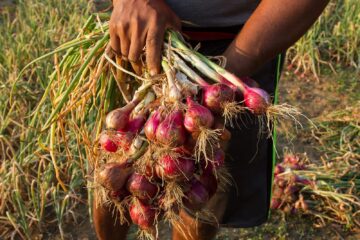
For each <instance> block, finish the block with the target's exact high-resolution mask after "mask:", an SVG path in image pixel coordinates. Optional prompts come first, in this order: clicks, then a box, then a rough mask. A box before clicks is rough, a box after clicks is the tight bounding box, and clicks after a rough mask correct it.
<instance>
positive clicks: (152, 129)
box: [144, 111, 163, 141]
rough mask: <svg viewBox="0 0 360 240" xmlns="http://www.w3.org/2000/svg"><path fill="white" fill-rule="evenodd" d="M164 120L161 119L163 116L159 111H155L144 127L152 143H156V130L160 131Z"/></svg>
mask: <svg viewBox="0 0 360 240" xmlns="http://www.w3.org/2000/svg"><path fill="white" fill-rule="evenodd" d="M162 120H163V119H162V117H161V114H160V112H158V111H155V112H154V113H153V114H152V115H151V116H150V118H149V119H148V120H147V122H146V124H145V127H144V132H145V135H146V137H147V139H149V140H150V141H154V140H155V139H156V130H157V129H158V127H159V125H160V123H161V122H162Z"/></svg>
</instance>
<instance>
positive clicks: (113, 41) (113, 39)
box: [110, 31, 121, 55]
mask: <svg viewBox="0 0 360 240" xmlns="http://www.w3.org/2000/svg"><path fill="white" fill-rule="evenodd" d="M110 46H111V48H112V50H113V51H114V52H115V53H116V54H117V55H120V54H121V51H120V38H119V37H118V36H117V35H116V32H114V31H110Z"/></svg>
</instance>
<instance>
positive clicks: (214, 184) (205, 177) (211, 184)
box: [199, 172, 218, 198]
mask: <svg viewBox="0 0 360 240" xmlns="http://www.w3.org/2000/svg"><path fill="white" fill-rule="evenodd" d="M199 181H200V182H201V184H202V185H203V186H204V187H205V188H206V190H207V191H208V193H209V198H211V197H212V196H214V194H215V193H216V190H217V188H218V181H217V179H216V177H215V175H214V174H213V173H212V172H205V173H203V174H202V175H201V176H200V179H199Z"/></svg>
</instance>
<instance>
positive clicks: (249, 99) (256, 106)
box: [244, 87, 271, 115]
mask: <svg viewBox="0 0 360 240" xmlns="http://www.w3.org/2000/svg"><path fill="white" fill-rule="evenodd" d="M244 103H245V106H246V107H247V108H248V109H249V110H250V111H251V112H252V113H254V114H255V115H262V114H265V113H266V111H267V108H268V107H269V106H270V105H271V100H270V96H269V94H268V93H267V92H266V91H264V90H263V89H261V88H252V87H247V88H246V90H245V92H244Z"/></svg>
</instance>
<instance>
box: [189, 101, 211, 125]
mask: <svg viewBox="0 0 360 240" xmlns="http://www.w3.org/2000/svg"><path fill="white" fill-rule="evenodd" d="M186 103H187V106H188V109H187V111H186V113H185V118H184V126H185V128H186V130H188V131H189V132H198V131H200V130H201V128H202V127H203V128H211V127H212V126H213V124H214V116H213V114H212V113H211V111H210V110H209V109H207V108H206V107H204V106H201V105H200V104H198V103H196V102H195V101H193V100H192V99H191V98H190V97H188V98H187V99H186Z"/></svg>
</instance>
